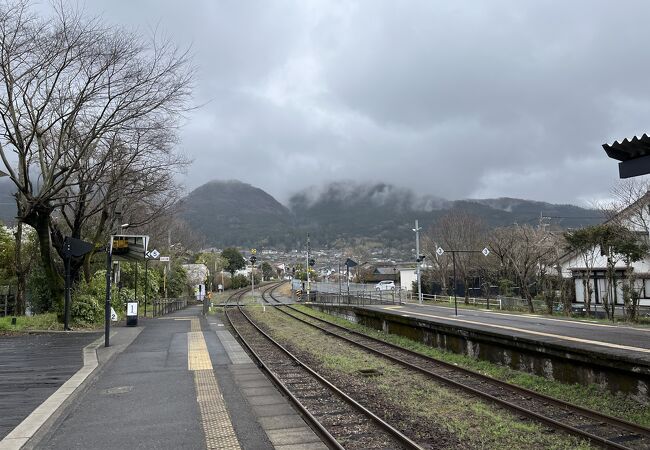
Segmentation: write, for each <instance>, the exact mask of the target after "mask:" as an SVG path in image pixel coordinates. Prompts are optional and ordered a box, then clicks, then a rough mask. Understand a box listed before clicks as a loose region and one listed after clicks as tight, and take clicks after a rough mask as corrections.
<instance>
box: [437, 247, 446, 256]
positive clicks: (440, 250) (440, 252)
mask: <svg viewBox="0 0 650 450" xmlns="http://www.w3.org/2000/svg"><path fill="white" fill-rule="evenodd" d="M444 252H445V251H444V250H443V249H442V247H438V248H437V249H436V255H438V256H442V254H443V253H444Z"/></svg>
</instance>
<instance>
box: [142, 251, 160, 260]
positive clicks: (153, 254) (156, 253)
mask: <svg viewBox="0 0 650 450" xmlns="http://www.w3.org/2000/svg"><path fill="white" fill-rule="evenodd" d="M145 256H146V257H147V259H158V257H159V256H160V252H159V251H158V250H156V249H155V248H154V249H153V250H151V251H150V252H147V253H146V255H145Z"/></svg>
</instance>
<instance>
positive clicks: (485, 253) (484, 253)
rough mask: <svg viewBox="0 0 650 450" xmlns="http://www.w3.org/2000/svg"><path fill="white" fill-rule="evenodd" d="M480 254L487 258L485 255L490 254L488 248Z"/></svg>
mask: <svg viewBox="0 0 650 450" xmlns="http://www.w3.org/2000/svg"><path fill="white" fill-rule="evenodd" d="M481 253H483V256H487V255H489V254H490V250H488V248H487V247H485V248H484V249H483V251H481Z"/></svg>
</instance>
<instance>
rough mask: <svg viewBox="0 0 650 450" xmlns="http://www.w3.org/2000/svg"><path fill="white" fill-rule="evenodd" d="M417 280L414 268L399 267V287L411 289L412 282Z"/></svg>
mask: <svg viewBox="0 0 650 450" xmlns="http://www.w3.org/2000/svg"><path fill="white" fill-rule="evenodd" d="M417 281H418V277H417V274H416V272H415V269H400V270H399V285H400V287H401V289H404V290H407V291H412V290H413V283H415V282H417Z"/></svg>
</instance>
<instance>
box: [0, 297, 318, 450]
mask: <svg viewBox="0 0 650 450" xmlns="http://www.w3.org/2000/svg"><path fill="white" fill-rule="evenodd" d="M133 330H134V329H133V328H131V329H129V328H117V329H115V331H116V334H115V335H114V336H113V337H112V345H111V347H108V348H104V347H101V346H96V355H97V360H98V366H97V368H96V369H94V370H93V371H92V373H90V374H87V375H88V376H87V377H86V378H85V380H84V381H83V383H81V384H80V385H79V386H78V387H77V388H76V389H73V390H72V391H74V392H69V394H73V395H71V396H70V398H68V399H67V400H66V401H64V402H62V403H61V404H60V405H59V407H58V408H55V409H54V410H51V411H50V415H49V417H48V418H46V420H44V421H43V425H42V426H40V427H37V428H36V429H34V427H32V430H31V435H29V436H27V437H22V438H21V439H5V440H2V441H0V449H3V450H4V449H19V448H39V449H41V448H42V449H75V448H79V449H87V448H93V449H109V448H111V449H112V448H151V449H154V448H155V449H163V448H174V449H181V448H188V449H190V448H191V449H200V448H209V449H224V450H228V449H239V448H242V449H273V448H275V449H280V450H297V449H324V448H326V447H325V446H324V444H322V442H321V440H320V439H319V437H318V436H316V434H315V433H314V432H313V431H312V430H311V428H309V427H308V426H307V425H306V424H305V422H304V421H303V420H302V418H301V417H300V416H299V415H298V414H297V413H296V412H295V410H294V409H293V407H292V406H291V405H290V404H289V402H288V401H287V400H286V398H285V397H283V396H282V395H281V394H280V393H279V391H278V390H277V389H276V388H275V387H274V386H273V385H272V384H271V382H270V381H268V379H267V378H266V377H265V376H264V374H262V372H261V371H260V370H259V369H258V367H257V366H256V365H255V364H254V363H253V362H252V361H251V360H250V359H249V357H248V355H247V354H246V353H245V352H244V350H243V349H242V348H241V347H240V346H239V344H238V343H237V341H236V340H235V339H234V338H233V336H232V335H231V334H230V332H229V331H227V330H226V328H225V327H224V325H223V323H222V322H221V321H220V320H219V318H217V317H215V316H208V317H207V318H205V317H203V316H201V309H200V307H190V308H187V309H185V310H181V311H178V312H176V313H173V314H170V315H168V316H165V317H164V318H158V319H144V320H141V321H140V325H139V326H138V327H137V331H136V332H134V331H133ZM86 351H88V348H86ZM93 351H95V349H94V348H93ZM73 377H75V375H73ZM19 426H20V425H19ZM17 428H18V427H17Z"/></svg>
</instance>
